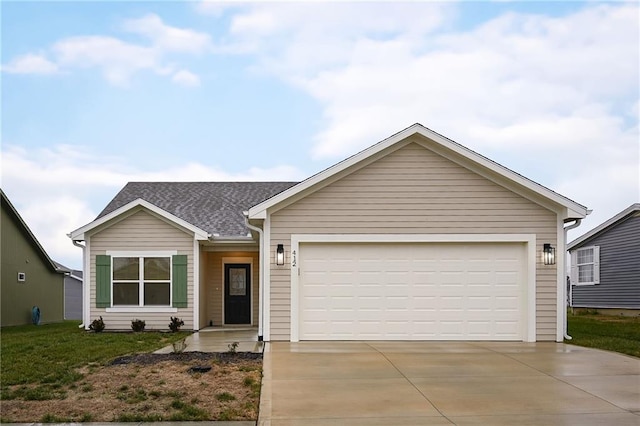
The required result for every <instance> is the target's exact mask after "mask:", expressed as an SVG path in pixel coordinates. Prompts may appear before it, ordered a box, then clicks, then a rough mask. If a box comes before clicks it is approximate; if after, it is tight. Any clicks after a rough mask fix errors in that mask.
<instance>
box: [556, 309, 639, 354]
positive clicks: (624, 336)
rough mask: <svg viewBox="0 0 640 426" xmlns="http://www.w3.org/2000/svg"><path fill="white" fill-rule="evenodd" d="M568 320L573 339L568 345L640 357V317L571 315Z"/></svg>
mask: <svg viewBox="0 0 640 426" xmlns="http://www.w3.org/2000/svg"><path fill="white" fill-rule="evenodd" d="M567 319H568V333H569V335H570V336H571V337H572V338H573V339H572V340H567V341H566V343H571V344H573V345H578V346H587V347H590V348H598V349H605V350H608V351H614V352H620V353H623V354H627V355H632V356H635V357H640V318H639V317H623V316H608V315H601V314H597V313H588V314H575V315H573V314H571V313H569V314H568V317H567Z"/></svg>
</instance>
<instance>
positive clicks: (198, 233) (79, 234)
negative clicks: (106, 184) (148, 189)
mask: <svg viewBox="0 0 640 426" xmlns="http://www.w3.org/2000/svg"><path fill="white" fill-rule="evenodd" d="M137 207H142V208H144V209H147V210H149V211H150V212H153V213H155V214H156V215H158V216H160V217H162V218H164V219H166V220H168V221H170V222H173V223H175V224H176V225H178V226H180V227H182V228H185V229H187V230H189V231H191V232H193V234H194V236H195V239H196V240H199V241H201V240H207V239H208V238H209V234H208V233H207V232H206V231H204V230H202V229H200V228H198V227H197V226H194V225H192V224H190V223H189V222H187V221H185V220H182V219H180V218H179V217H177V216H175V215H173V214H171V213H169V212H168V211H166V210H163V209H161V208H160V207H158V206H156V205H154V204H151V203H150V202H148V201H145V200H143V199H142V198H138V199H136V200H133V201H131V202H130V203H128V204H125V205H124V206H122V207H120V208H118V209H116V210H114V211H112V212H111V213H109V214H107V215H105V216H102V217H101V218H99V219H96V220H94V221H93V222H91V223H88V224H86V225H85V226H83V227H81V228H78V229H76V230H75V231H73V232H71V233H70V234H69V238H71V239H72V240H73V241H85V234H86V233H87V232H90V231H91V230H93V229H95V228H97V227H99V226H100V225H103V224H105V223H107V222H109V221H111V220H113V219H115V218H117V217H118V216H120V215H122V214H124V213H127V212H129V211H130V210H132V209H134V208H137Z"/></svg>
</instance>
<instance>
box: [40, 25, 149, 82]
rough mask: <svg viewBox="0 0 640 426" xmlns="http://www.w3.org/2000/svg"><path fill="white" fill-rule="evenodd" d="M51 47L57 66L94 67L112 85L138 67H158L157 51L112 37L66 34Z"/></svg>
mask: <svg viewBox="0 0 640 426" xmlns="http://www.w3.org/2000/svg"><path fill="white" fill-rule="evenodd" d="M52 51H53V52H54V53H55V55H56V57H57V61H58V63H59V64H60V66H61V67H65V68H91V67H98V68H101V69H102V70H103V73H104V76H105V78H106V79H107V80H108V81H109V82H110V83H112V84H115V85H124V84H126V83H127V82H128V81H129V79H130V77H131V76H132V75H133V74H134V73H136V72H137V71H139V70H142V69H154V68H158V67H159V56H160V54H159V52H158V51H156V50H155V49H152V48H150V47H144V46H138V45H135V44H131V43H126V42H124V41H122V40H119V39H117V38H114V37H103V36H86V37H70V38H66V39H63V40H60V41H58V42H56V43H55V44H54V45H53V46H52Z"/></svg>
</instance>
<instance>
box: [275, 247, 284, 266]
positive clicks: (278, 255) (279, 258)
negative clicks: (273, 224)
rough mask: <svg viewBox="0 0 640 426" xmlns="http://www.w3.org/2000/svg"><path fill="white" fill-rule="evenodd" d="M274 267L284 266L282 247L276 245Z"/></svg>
mask: <svg viewBox="0 0 640 426" xmlns="http://www.w3.org/2000/svg"><path fill="white" fill-rule="evenodd" d="M276 265H284V245H282V244H278V247H277V248H276Z"/></svg>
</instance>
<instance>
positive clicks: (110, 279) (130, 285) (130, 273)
mask: <svg viewBox="0 0 640 426" xmlns="http://www.w3.org/2000/svg"><path fill="white" fill-rule="evenodd" d="M95 262H96V263H95V268H96V269H95V271H96V281H95V283H96V299H95V300H96V307H97V308H107V309H115V310H118V311H120V312H125V311H127V309H130V310H131V309H132V310H134V311H136V312H137V310H144V311H157V312H160V311H159V310H161V311H162V312H165V311H166V310H167V309H171V312H176V311H175V310H174V309H177V308H186V307H188V305H189V301H188V292H187V289H188V274H187V270H188V256H187V255H186V254H177V253H176V252H174V251H162V252H109V251H108V252H107V253H106V254H98V255H96V260H95ZM167 312H169V311H167Z"/></svg>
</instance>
